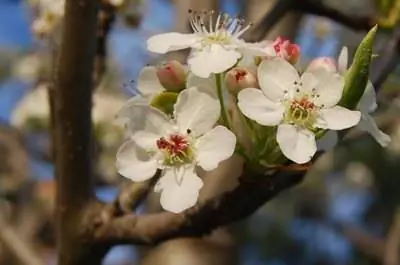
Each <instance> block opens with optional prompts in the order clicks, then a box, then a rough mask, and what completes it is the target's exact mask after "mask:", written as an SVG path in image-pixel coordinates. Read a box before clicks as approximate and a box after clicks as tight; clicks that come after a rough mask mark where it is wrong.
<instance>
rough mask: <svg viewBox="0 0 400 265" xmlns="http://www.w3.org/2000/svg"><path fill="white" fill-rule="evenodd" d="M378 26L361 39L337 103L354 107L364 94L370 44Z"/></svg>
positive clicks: (369, 60)
mask: <svg viewBox="0 0 400 265" xmlns="http://www.w3.org/2000/svg"><path fill="white" fill-rule="evenodd" d="M377 29H378V27H377V26H375V27H373V28H372V29H371V30H370V31H369V32H368V34H367V35H366V36H365V37H364V39H363V40H362V41H361V43H360V45H359V46H358V48H357V50H356V53H355V55H354V59H353V63H352V65H351V66H350V69H349V70H348V72H347V73H346V83H345V86H344V90H343V96H342V99H341V100H340V102H339V105H341V106H343V107H346V108H349V109H355V108H356V106H357V104H358V102H359V101H360V99H361V97H362V95H363V94H364V91H365V88H366V86H367V82H368V79H369V66H370V64H371V61H372V46H373V42H374V39H375V35H376V31H377Z"/></svg>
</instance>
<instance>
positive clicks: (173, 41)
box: [147, 32, 200, 53]
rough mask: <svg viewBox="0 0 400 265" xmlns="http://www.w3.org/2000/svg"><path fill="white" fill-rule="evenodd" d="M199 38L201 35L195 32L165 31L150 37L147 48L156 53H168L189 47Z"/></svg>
mask: <svg viewBox="0 0 400 265" xmlns="http://www.w3.org/2000/svg"><path fill="white" fill-rule="evenodd" d="M199 40H200V37H199V36H197V35H195V34H181V33H177V32H169V33H163V34H159V35H155V36H152V37H150V38H149V39H148V40H147V49H148V50H149V51H151V52H155V53H167V52H170V51H177V50H182V49H186V48H189V47H190V46H192V45H194V44H195V43H196V42H197V41H199Z"/></svg>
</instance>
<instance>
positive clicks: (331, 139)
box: [317, 131, 339, 151]
mask: <svg viewBox="0 0 400 265" xmlns="http://www.w3.org/2000/svg"><path fill="white" fill-rule="evenodd" d="M338 141H339V137H338V134H337V132H336V131H327V132H326V133H325V134H324V136H322V138H321V139H318V140H317V149H318V150H321V151H329V150H331V149H333V148H334V147H335V146H336V145H337V143H338Z"/></svg>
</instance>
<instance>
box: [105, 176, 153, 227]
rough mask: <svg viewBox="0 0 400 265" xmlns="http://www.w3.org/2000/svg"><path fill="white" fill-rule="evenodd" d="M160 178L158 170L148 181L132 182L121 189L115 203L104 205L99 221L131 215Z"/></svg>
mask: <svg viewBox="0 0 400 265" xmlns="http://www.w3.org/2000/svg"><path fill="white" fill-rule="evenodd" d="M160 176H161V171H160V170H158V171H157V172H156V174H155V175H154V176H153V177H152V178H151V179H149V180H146V181H141V182H132V183H129V185H127V186H125V187H123V188H122V190H121V192H120V193H119V195H118V197H117V198H116V199H115V201H114V202H112V203H111V204H108V205H106V207H105V208H104V211H103V213H102V217H101V219H102V220H103V221H105V222H107V221H108V220H110V219H111V218H113V217H117V216H122V215H124V214H130V213H132V211H134V210H135V209H136V208H137V207H138V206H139V205H140V204H141V203H142V202H143V200H144V199H145V198H146V197H147V195H148V194H149V191H150V190H151V188H152V187H154V185H155V184H156V183H157V181H158V180H159V178H160Z"/></svg>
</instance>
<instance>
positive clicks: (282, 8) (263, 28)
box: [249, 0, 297, 41]
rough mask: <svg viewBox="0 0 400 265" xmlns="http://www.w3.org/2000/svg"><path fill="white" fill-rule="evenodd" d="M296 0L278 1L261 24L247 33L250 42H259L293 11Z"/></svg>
mask: <svg viewBox="0 0 400 265" xmlns="http://www.w3.org/2000/svg"><path fill="white" fill-rule="evenodd" d="M296 1H297V0H278V1H276V3H275V5H274V6H273V7H272V8H271V10H270V11H269V12H267V14H266V15H265V16H264V18H263V19H262V20H261V22H260V23H259V24H258V25H256V26H255V28H254V30H251V32H254V33H251V32H250V33H249V35H250V36H251V40H249V41H260V40H262V38H264V36H265V33H266V32H269V31H270V30H271V29H272V28H273V27H274V26H275V25H276V23H278V22H279V21H280V19H281V18H283V17H284V16H285V15H286V14H287V13H288V12H289V11H291V10H293V9H294V7H295V4H296Z"/></svg>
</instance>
